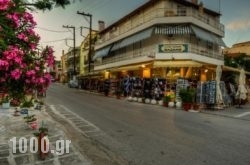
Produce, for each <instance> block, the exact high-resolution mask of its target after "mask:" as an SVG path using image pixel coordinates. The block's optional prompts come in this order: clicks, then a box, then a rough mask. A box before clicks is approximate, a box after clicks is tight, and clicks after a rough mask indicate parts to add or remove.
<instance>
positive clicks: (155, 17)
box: [96, 7, 225, 48]
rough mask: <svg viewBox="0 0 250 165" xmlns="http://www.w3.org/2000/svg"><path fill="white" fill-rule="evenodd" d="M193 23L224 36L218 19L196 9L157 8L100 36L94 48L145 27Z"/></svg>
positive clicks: (223, 29)
mask: <svg viewBox="0 0 250 165" xmlns="http://www.w3.org/2000/svg"><path fill="white" fill-rule="evenodd" d="M166 22H167V23H168V24H171V23H172V24H176V23H193V24H197V25H199V26H201V27H203V28H205V29H210V30H211V31H213V32H214V33H217V34H218V35H221V36H224V31H225V27H224V25H223V24H221V23H220V22H219V18H218V19H216V18H213V17H211V16H208V15H206V14H205V13H204V14H201V13H200V12H199V11H197V10H196V9H192V8H188V7H187V8H181V10H180V9H173V8H171V9H170V8H169V9H166V8H158V9H156V10H152V11H151V12H147V13H146V14H145V13H143V16H142V17H141V18H140V19H138V18H136V17H134V18H132V19H131V21H130V22H127V23H126V26H120V27H119V25H118V26H117V28H116V29H117V30H116V31H109V32H108V35H105V36H102V38H101V39H100V40H99V41H98V42H97V43H96V48H97V47H98V48H100V47H104V46H106V45H108V44H110V43H112V42H115V41H117V40H120V39H123V38H125V37H127V36H129V35H132V34H134V33H137V32H139V31H141V30H143V29H145V28H147V27H151V26H154V25H155V24H159V23H166Z"/></svg>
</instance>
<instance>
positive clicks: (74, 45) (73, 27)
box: [63, 25, 76, 76]
mask: <svg viewBox="0 0 250 165" xmlns="http://www.w3.org/2000/svg"><path fill="white" fill-rule="evenodd" d="M63 28H68V29H69V28H70V29H73V60H74V61H73V76H75V75H76V28H75V26H68V25H67V26H64V25H63Z"/></svg>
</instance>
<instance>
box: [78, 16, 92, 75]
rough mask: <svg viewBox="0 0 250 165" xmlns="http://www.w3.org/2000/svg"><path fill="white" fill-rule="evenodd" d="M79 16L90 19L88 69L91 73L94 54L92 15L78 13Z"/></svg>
mask: <svg viewBox="0 0 250 165" xmlns="http://www.w3.org/2000/svg"><path fill="white" fill-rule="evenodd" d="M77 14H80V15H83V16H87V17H89V54H88V65H89V66H88V67H89V73H90V68H91V61H92V59H91V54H92V15H91V14H89V13H87V14H86V13H84V12H79V11H77Z"/></svg>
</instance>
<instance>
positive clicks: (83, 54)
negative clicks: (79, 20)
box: [78, 30, 97, 77]
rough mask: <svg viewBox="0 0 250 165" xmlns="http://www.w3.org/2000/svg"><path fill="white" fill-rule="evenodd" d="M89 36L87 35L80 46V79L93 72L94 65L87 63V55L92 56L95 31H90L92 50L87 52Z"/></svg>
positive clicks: (95, 36)
mask: <svg viewBox="0 0 250 165" xmlns="http://www.w3.org/2000/svg"><path fill="white" fill-rule="evenodd" d="M89 37H90V35H89V34H88V35H87V36H86V37H85V38H84V40H83V41H82V42H81V45H80V59H79V60H80V72H79V75H78V76H80V77H82V76H83V77H84V76H87V75H88V74H89V73H90V72H93V70H94V65H93V62H92V60H90V61H89V53H91V55H90V56H91V57H92V56H93V52H94V50H93V45H94V44H95V41H96V38H97V31H95V30H92V34H91V38H92V40H91V42H92V50H91V52H90V51H89V48H90V46H89V45H90V44H89V42H90V40H89Z"/></svg>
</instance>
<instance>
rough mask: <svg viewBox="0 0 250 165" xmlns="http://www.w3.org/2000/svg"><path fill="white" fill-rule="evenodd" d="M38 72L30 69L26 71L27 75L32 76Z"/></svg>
mask: <svg viewBox="0 0 250 165" xmlns="http://www.w3.org/2000/svg"><path fill="white" fill-rule="evenodd" d="M35 74H36V72H35V71H34V70H28V71H27V72H26V76H27V77H31V76H33V75H35Z"/></svg>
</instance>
